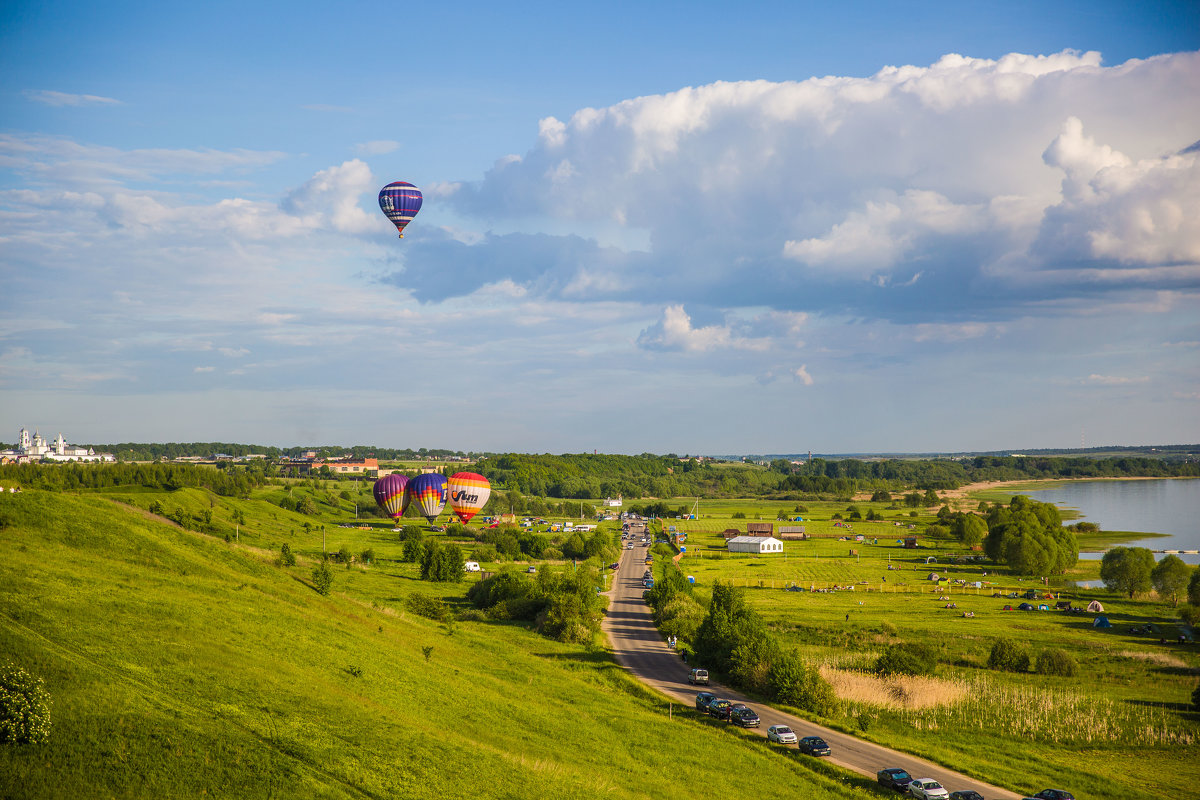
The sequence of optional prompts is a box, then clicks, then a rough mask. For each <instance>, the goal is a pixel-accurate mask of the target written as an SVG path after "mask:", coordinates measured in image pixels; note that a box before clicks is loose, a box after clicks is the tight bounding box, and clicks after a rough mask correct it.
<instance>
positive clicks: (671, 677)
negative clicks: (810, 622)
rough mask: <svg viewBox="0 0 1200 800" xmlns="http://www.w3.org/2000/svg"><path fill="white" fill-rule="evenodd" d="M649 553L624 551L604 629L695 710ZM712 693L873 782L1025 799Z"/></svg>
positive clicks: (630, 664) (625, 661)
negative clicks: (649, 578)
mask: <svg viewBox="0 0 1200 800" xmlns="http://www.w3.org/2000/svg"><path fill="white" fill-rule="evenodd" d="M646 552H647V551H646V549H645V548H644V547H642V546H641V544H640V543H639V544H638V545H637V546H636V547H635V548H634V549H633V550H622V551H621V562H620V563H621V567H620V569H619V570H617V572H616V575H615V576H614V585H613V588H612V590H611V591H610V592H609V595H610V597H611V603H610V605H609V611H608V616H607V617H606V618H605V620H604V624H603V627H604V632H605V633H606V634H607V635H608V640H609V642H610V643H611V645H612V649H613V654H614V655H615V656H616V659H617V661H618V663H620V664H621V665H622V666H623V667H625V668H626V669H628V670H629V671H630V672H631V673H633V675H635V676H636V677H637V678H638V679H639V680H641V681H642V683H645V684H646V685H647V686H650V687H651V688H653V689H657V690H658V691H659V692H661V693H663V694H664V695H666V696H668V697H669V698H671V699H672V700H674V701H676V702H678V703H680V704H681V705H683V706H686V707H688V708H692V709H694V708H695V699H696V692H697V691H702V690H703V689H704V688H705V687H699V688H697V687H695V686H691V685H690V684H688V681H687V677H688V668H687V665H685V664H684V663H683V662H682V661H681V660H680V658H679V655H678V654H677V653H676V652H674V651H673V650H670V649H669V648H668V647H667V645H666V643H665V642H664V641H663V639H662V637H661V636H660V635H659V633H658V629H657V628H655V627H654V621H653V620H652V619H651V617H650V607H649V606H648V605H646V603H645V601H644V600H642V591H643V588H642V573H643V571H644V570H645V565H644V563H643V561H644V558H645V555H646ZM707 689H708V691H711V692H713V693H714V694H716V695H717V696H718V697H722V698H726V699H729V700H733V701H735V702H742V703H746V704H747V705H753V707H754V710H755V711H757V712H758V715H759V717H760V719H761V720H762V725H761V727H760V728H758V732H759V733H760V734H761V735H762V736H763V737H764V738H765V737H766V735H767V728H768V727H770V726H771V725H788V726H789V727H791V729H792V730H793V731H795V732H796V736H797V737H803V736H820V737H821V738H823V739H824V740H825V741H826V742H828V743H829V747H830V749H832V750H833V756H832V757H830V758H828V759H826V760H827V761H830V762H832V763H834V764H837V765H838V766H840V767H844V768H846V769H849V770H853V771H854V772H857V773H860V774H862V775H866V776H868V777H870V778H872V779H873V778H874V777H875V773H876V772H878V771H879V770H881V769H885V768H888V767H899V768H901V769H903V770H906V771H907V772H908V773H909V774H910V775H912V776H913V777H914V778H934V779H935V780H937V781H938V782H939V783H941V784H942V785H943V786H945V787H946V788H947V789H948V790H949V791H951V792H955V791H960V790H966V789H973V790H974V791H976V792H979V793H980V794H981V795H983V796H984V797H985V798H987V800H1019V798H1020V797H1021V795H1018V794H1014V793H1013V792H1010V791H1008V790H1007V789H1001V788H999V787H997V786H991V785H989V784H986V783H982V782H981V781H977V780H975V779H973V778H969V777H967V776H966V775H962V774H960V773H958V772H954V771H953V770H949V769H946V768H945V767H941V766H938V765H937V764H934V763H933V762H931V761H925V760H924V759H921V758H917V757H916V756H912V755H908V754H907V753H900V752H897V751H895V750H890V749H888V748H886V747H882V746H880V745H877V744H872V743H871V742H866V741H863V740H862V739H858V738H856V737H854V736H850V735H849V734H845V733H840V732H838V731H835V730H831V729H829V728H824V727H822V726H820V725H817V724H815V723H812V722H808V721H807V720H804V719H801V718H800V717H794V716H792V715H791V714H785V713H783V712H782V711H777V710H776V709H773V708H771V707H770V706H765V705H763V704H761V703H758V702H753V703H752V702H751V701H750V700H748V699H747V698H746V697H745V696H743V695H741V694H739V693H737V692H735V691H733V690H732V689H728V688H726V687H724V686H721V685H719V684H716V683H714V684H712V685H711V686H709V687H707ZM1034 791H1036V790H1034Z"/></svg>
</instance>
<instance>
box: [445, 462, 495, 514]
mask: <svg viewBox="0 0 1200 800" xmlns="http://www.w3.org/2000/svg"><path fill="white" fill-rule="evenodd" d="M446 491H447V492H449V494H450V508H451V509H452V510H453V511H454V513H455V514H456V515H457V516H458V518H459V519H460V520H462V524H463V525H466V524H467V523H468V522H470V521H471V517H473V516H475V515H476V514H478V513H479V510H480V509H481V508H483V506H484V504H485V503H486V502H487V501H488V498H489V497H491V496H492V485H491V484H490V483H488V479H487V478H485V477H483V476H482V475H476V474H475V473H474V472H456V473H454V474H453V475H451V476H450V480H449V481H447V482H446Z"/></svg>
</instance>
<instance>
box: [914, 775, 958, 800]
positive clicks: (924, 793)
mask: <svg viewBox="0 0 1200 800" xmlns="http://www.w3.org/2000/svg"><path fill="white" fill-rule="evenodd" d="M908 792H909V794H911V795H912V796H913V797H920V798H921V800H930V798H935V797H936V798H940V800H945V799H946V798H948V797H949V796H950V793H949V792H948V791H946V790H945V788H943V787H942V785H941V784H940V783H938V782H937V781H935V780H934V779H933V778H916V779H914V780H913V782H912V783H910V784H909V785H908Z"/></svg>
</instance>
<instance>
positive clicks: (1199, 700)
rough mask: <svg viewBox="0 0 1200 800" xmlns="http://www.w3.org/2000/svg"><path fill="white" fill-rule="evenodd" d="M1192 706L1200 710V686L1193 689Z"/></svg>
mask: <svg viewBox="0 0 1200 800" xmlns="http://www.w3.org/2000/svg"><path fill="white" fill-rule="evenodd" d="M1192 706H1193V707H1194V708H1195V709H1196V710H1197V711H1200V686H1197V687H1196V688H1195V689H1193V690H1192Z"/></svg>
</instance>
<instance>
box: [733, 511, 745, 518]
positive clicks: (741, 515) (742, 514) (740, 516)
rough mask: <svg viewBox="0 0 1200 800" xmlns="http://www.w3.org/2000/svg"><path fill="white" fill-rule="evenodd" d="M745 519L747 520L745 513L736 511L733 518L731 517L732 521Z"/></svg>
mask: <svg viewBox="0 0 1200 800" xmlns="http://www.w3.org/2000/svg"><path fill="white" fill-rule="evenodd" d="M745 518H746V512H745V511H735V512H733V517H731V519H745Z"/></svg>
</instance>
